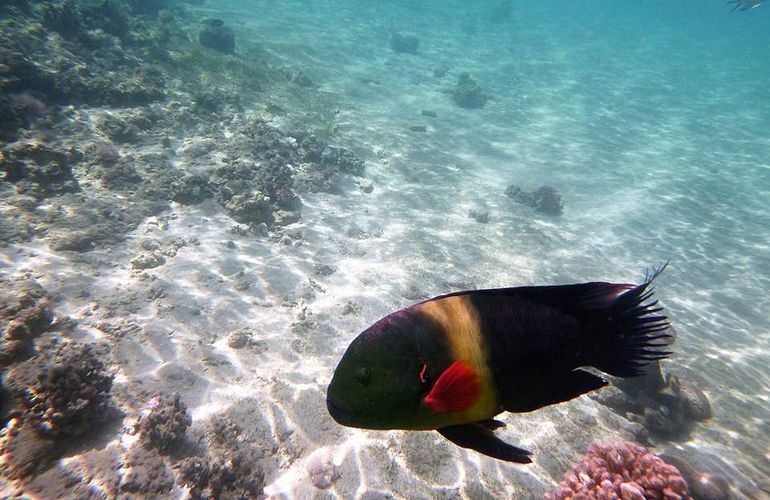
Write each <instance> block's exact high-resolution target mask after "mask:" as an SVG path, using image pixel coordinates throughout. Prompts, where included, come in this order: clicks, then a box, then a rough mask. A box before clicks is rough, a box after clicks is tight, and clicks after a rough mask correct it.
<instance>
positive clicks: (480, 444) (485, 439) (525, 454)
mask: <svg viewBox="0 0 770 500" xmlns="http://www.w3.org/2000/svg"><path fill="white" fill-rule="evenodd" d="M493 422H497V423H498V424H501V423H502V422H499V421H497V420H484V421H482V422H475V423H472V424H462V425H450V426H448V427H442V428H441V429H437V430H438V432H439V434H441V435H442V436H444V437H445V438H447V439H448V440H450V441H452V442H453V443H454V444H456V445H457V446H461V447H463V448H469V449H471V450H476V451H478V452H479V453H483V454H484V455H487V456H490V457H493V458H497V459H500V460H505V461H506V462H516V463H520V464H528V463H532V459H531V458H529V455H531V453H530V452H529V451H527V450H522V449H521V448H517V447H515V446H513V445H510V444H508V443H506V442H505V441H503V440H501V439H499V438H498V437H497V436H495V434H494V433H493V432H492V429H491V428H490V424H491V423H493ZM494 425H496V424H494ZM498 427H499V426H498Z"/></svg>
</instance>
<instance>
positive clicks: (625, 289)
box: [326, 265, 673, 463]
mask: <svg viewBox="0 0 770 500" xmlns="http://www.w3.org/2000/svg"><path fill="white" fill-rule="evenodd" d="M665 267H666V266H665V265H663V266H661V267H659V268H658V269H657V270H655V271H654V272H652V273H650V274H648V275H647V277H646V278H645V280H644V282H643V283H642V284H640V285H633V284H625V283H622V284H620V283H605V282H591V283H581V284H574V285H563V286H524V287H516V288H500V289H490V290H470V291H463V292H457V293H451V294H448V295H442V296H439V297H435V298H432V299H429V300H426V301H424V302H420V303H418V304H415V305H412V306H410V307H407V308H406V309H402V310H400V311H397V312H395V313H392V314H390V315H388V316H386V317H384V318H383V319H381V320H379V321H377V322H376V323H374V324H373V325H372V326H370V327H369V328H367V329H366V330H365V331H364V332H363V333H361V334H360V335H359V336H358V337H356V338H355V339H354V340H353V342H352V343H351V344H350V346H348V349H347V351H346V352H345V354H344V355H343V357H342V359H341V360H340V362H339V365H338V366H337V368H336V370H335V371H334V376H333V378H332V381H331V383H330V384H329V388H328V390H327V396H326V403H327V407H328V410H329V413H330V414H331V416H332V417H333V418H334V419H335V420H336V421H337V422H338V423H340V424H342V425H346V426H351V427H359V428H364V429H380V430H386V429H405V430H437V431H438V432H439V433H440V434H441V435H442V436H444V437H445V438H447V439H448V440H450V441H452V442H453V443H455V444H457V445H459V446H462V447H464V448H470V449H473V450H476V451H479V452H481V453H483V454H485V455H489V456H491V457H495V458H498V459H501V460H506V461H509V462H518V463H530V462H531V461H532V460H531V459H530V455H531V453H530V452H529V451H527V450H524V449H521V448H518V447H516V446H512V445H510V444H508V443H506V442H504V441H502V440H500V439H499V438H497V437H496V436H495V435H494V432H493V431H494V430H495V429H498V428H500V427H502V426H504V425H505V424H503V423H502V422H500V421H497V420H493V418H494V417H495V416H496V415H498V414H500V413H502V412H503V411H510V412H517V413H521V412H530V411H533V410H537V409H538V408H542V407H544V406H547V405H551V404H556V403H561V402H564V401H569V400H570V399H573V398H575V397H577V396H580V395H582V394H585V393H587V392H590V391H593V390H596V389H599V388H601V387H604V386H605V385H607V381H606V380H605V379H604V378H602V377H599V376H597V375H595V374H594V373H591V372H589V371H586V370H584V369H582V367H595V368H597V369H598V370H600V371H602V372H604V373H607V374H610V375H614V376H617V377H634V376H637V375H641V374H642V370H643V368H644V367H645V366H646V365H647V364H649V363H650V362H653V361H656V360H659V359H663V358H665V357H667V356H668V355H669V354H670V352H669V351H668V350H667V349H668V347H669V346H670V344H671V343H672V342H673V335H672V334H671V333H669V322H668V319H667V318H666V316H665V315H664V314H663V313H662V308H661V307H659V306H658V302H657V301H656V300H653V297H652V296H653V289H652V281H653V280H654V279H655V277H657V276H658V275H659V274H660V273H661V272H662V271H663V269H664V268H665Z"/></svg>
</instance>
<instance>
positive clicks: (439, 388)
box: [423, 361, 481, 413]
mask: <svg viewBox="0 0 770 500" xmlns="http://www.w3.org/2000/svg"><path fill="white" fill-rule="evenodd" d="M480 395H481V383H480V382H479V376H478V375H477V374H476V372H475V371H474V370H473V368H471V367H470V365H468V363H466V362H465V361H455V362H453V363H452V364H451V365H449V368H447V369H446V370H444V373H442V374H441V376H439V378H438V380H436V383H435V384H433V388H432V389H431V390H430V392H429V393H428V395H427V396H425V398H424V399H423V402H424V403H425V405H426V406H428V407H429V408H430V409H431V410H433V411H435V412H437V413H438V412H447V411H463V410H467V409H468V408H470V407H471V406H473V404H474V403H475V402H476V401H478V399H479V396H480Z"/></svg>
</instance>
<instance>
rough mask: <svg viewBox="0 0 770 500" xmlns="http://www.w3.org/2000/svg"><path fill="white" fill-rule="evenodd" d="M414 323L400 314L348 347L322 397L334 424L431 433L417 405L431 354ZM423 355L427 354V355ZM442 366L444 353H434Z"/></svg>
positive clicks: (428, 415) (429, 418)
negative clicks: (427, 430) (423, 430)
mask: <svg viewBox="0 0 770 500" xmlns="http://www.w3.org/2000/svg"><path fill="white" fill-rule="evenodd" d="M427 333H428V331H427V330H426V329H425V328H423V327H422V326H421V325H420V322H419V321H418V320H417V319H415V318H414V317H412V316H411V315H409V314H408V313H406V312H405V311H400V312H398V313H394V314H391V315H390V316H387V317H385V318H383V319H382V320H380V321H378V322H377V323H375V324H374V325H372V326H371V327H369V328H368V329H367V330H365V331H364V332H363V333H361V334H360V335H359V336H358V337H356V339H355V340H354V341H353V342H352V343H351V344H350V346H349V347H348V349H347V351H346V352H345V354H344V355H343V357H342V359H341V360H340V362H339V365H337V368H336V370H335V371H334V376H333V378H332V381H331V383H330V384H329V388H328V390H327V394H326V404H327V407H328V409H329V413H330V414H331V416H332V417H333V418H334V420H336V421H337V422H338V423H340V424H342V425H346V426H349V427H359V428H364V429H435V428H436V425H437V423H436V421H435V415H433V412H431V410H430V409H428V408H427V407H425V405H424V404H423V403H422V400H423V398H424V397H425V395H426V394H427V393H428V391H429V390H430V377H429V373H428V366H429V364H430V365H433V364H434V361H435V359H436V353H435V349H427V352H426V349H425V346H426V345H430V343H431V342H430V341H429V339H427V338H426V334H427ZM428 354H433V356H429V355H428ZM438 357H439V358H440V360H441V362H443V363H444V364H447V363H448V362H447V361H446V359H445V358H446V354H445V353H443V354H439V355H438Z"/></svg>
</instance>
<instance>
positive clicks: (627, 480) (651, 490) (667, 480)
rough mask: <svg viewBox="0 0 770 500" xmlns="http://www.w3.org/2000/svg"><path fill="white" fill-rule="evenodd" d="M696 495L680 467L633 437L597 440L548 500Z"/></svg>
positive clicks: (671, 499) (631, 499) (668, 499)
mask: <svg viewBox="0 0 770 500" xmlns="http://www.w3.org/2000/svg"><path fill="white" fill-rule="evenodd" d="M567 499H572V500H589V499H599V500H616V499H617V500H620V499H622V500H645V499H666V500H678V499H692V497H691V496H689V495H688V493H687V483H686V482H685V480H684V478H683V477H682V474H681V473H680V472H679V469H677V468H676V467H674V466H673V465H670V464H667V463H665V462H664V461H663V460H661V459H660V458H658V457H656V456H655V455H653V454H652V453H650V452H649V451H648V450H647V448H645V447H644V446H642V445H640V444H638V443H633V442H630V441H618V442H615V443H608V444H603V443H594V444H592V445H591V446H589V447H588V453H586V455H585V456H584V457H583V459H582V460H581V462H580V463H579V464H577V465H576V466H575V467H574V468H573V469H572V471H570V472H567V473H565V474H564V480H563V481H562V482H561V483H559V488H558V489H556V490H554V491H552V492H550V493H546V494H545V500H567Z"/></svg>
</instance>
